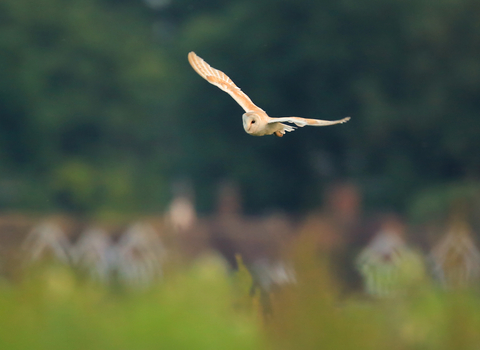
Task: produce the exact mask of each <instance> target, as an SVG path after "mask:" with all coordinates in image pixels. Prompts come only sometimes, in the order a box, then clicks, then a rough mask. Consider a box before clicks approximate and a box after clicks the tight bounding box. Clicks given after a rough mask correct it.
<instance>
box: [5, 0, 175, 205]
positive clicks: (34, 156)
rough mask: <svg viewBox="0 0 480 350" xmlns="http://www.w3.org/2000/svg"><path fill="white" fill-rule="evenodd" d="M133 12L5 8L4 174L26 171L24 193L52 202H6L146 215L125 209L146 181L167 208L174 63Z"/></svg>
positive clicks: (58, 5) (62, 4) (56, 6)
mask: <svg viewBox="0 0 480 350" xmlns="http://www.w3.org/2000/svg"><path fill="white" fill-rule="evenodd" d="M134 9H135V7H131V6H125V7H121V6H117V7H114V8H112V7H109V6H106V4H103V3H102V2H101V1H95V0H87V1H82V2H73V3H71V2H69V1H65V0H49V1H45V2H43V3H42V8H41V10H38V9H35V8H34V7H32V6H30V4H29V3H28V2H24V1H10V0H7V1H4V2H2V4H1V12H2V17H3V20H2V21H1V24H0V48H1V50H0V51H1V53H0V65H1V66H2V68H3V69H2V71H1V73H0V108H1V109H0V110H1V121H0V126H1V127H0V144H1V147H0V148H1V152H0V162H1V164H2V166H3V167H4V168H6V171H4V172H3V174H2V175H3V176H4V178H6V179H8V178H17V179H18V175H17V174H18V173H22V174H24V176H23V177H22V178H20V181H19V183H18V184H16V187H18V188H26V187H29V186H30V183H31V182H33V184H32V185H31V186H32V187H34V186H36V187H38V186H43V187H45V196H44V197H43V198H42V199H41V201H36V200H37V198H35V197H34V196H32V195H31V194H30V193H28V192H25V191H21V194H20V195H19V196H18V197H19V198H17V199H16V203H15V202H13V203H12V202H9V201H8V198H3V201H4V202H3V203H0V205H3V206H7V205H8V206H12V205H17V206H18V205H20V206H24V207H25V206H26V205H28V206H33V207H37V209H38V208H39V207H43V208H49V207H50V208H58V207H61V208H62V209H67V210H77V211H84V210H90V211H91V210H95V209H96V210H98V209H99V208H100V207H102V206H105V205H108V206H110V207H111V208H112V209H119V210H122V209H128V210H132V209H134V210H141V209H144V208H142V207H141V206H139V205H138V203H134V205H130V206H129V205H125V204H123V203H130V204H132V199H133V198H132V197H135V195H133V193H136V192H139V193H142V194H144V192H145V191H144V190H142V187H143V186H144V183H145V182H146V180H148V181H149V182H148V184H149V188H150V191H149V192H150V193H151V194H152V195H154V196H155V201H156V202H157V203H159V204H160V205H161V204H162V203H163V202H164V197H165V193H164V189H165V187H164V186H163V184H162V183H161V182H162V181H163V177H162V175H161V174H158V173H159V171H158V169H159V168H161V167H162V166H163V165H164V159H165V158H164V157H165V156H166V153H167V152H166V150H162V149H161V147H162V146H164V145H165V144H164V141H165V140H164V137H165V133H164V132H163V131H165V130H164V129H162V128H159V126H161V125H162V124H164V123H167V122H168V118H167V117H165V115H166V114H165V113H166V112H165V111H166V110H168V99H169V91H168V89H167V85H166V82H165V79H164V78H165V76H166V74H167V72H168V70H169V67H168V64H167V62H166V59H165V55H164V54H163V53H162V52H161V50H159V49H158V48H156V47H155V46H154V45H152V42H151V40H150V38H149V26H148V25H146V24H145V23H142V18H144V17H142V16H141V15H140V14H138V13H136V12H134V11H133V10H134ZM154 162H155V166H148V163H154ZM142 167H143V168H144V169H145V168H146V169H145V170H143V171H144V172H145V173H146V175H145V176H142V177H140V176H139V175H138V174H139V172H138V168H142ZM154 172H155V173H156V178H155V179H152V178H153V176H151V175H150V174H151V173H154ZM152 180H154V182H151V181H152ZM159 182H160V186H159V185H158V183H159ZM153 187H161V188H162V192H161V193H160V194H159V193H158V192H157V191H152V190H151V188H153ZM145 200H146V201H147V202H149V206H150V209H152V207H151V200H149V198H148V196H147V197H146V198H145ZM47 203H48V204H47ZM159 204H157V205H159Z"/></svg>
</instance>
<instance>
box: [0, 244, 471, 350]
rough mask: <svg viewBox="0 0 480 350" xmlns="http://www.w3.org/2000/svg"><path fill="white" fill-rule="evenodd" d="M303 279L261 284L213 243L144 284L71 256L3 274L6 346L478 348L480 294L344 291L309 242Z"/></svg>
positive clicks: (412, 287) (0, 304)
mask: <svg viewBox="0 0 480 350" xmlns="http://www.w3.org/2000/svg"><path fill="white" fill-rule="evenodd" d="M293 259H294V261H295V266H296V270H297V283H296V284H294V285H289V286H285V287H284V288H281V289H278V290H276V291H273V292H272V293H269V295H268V297H266V296H265V295H263V296H262V295H261V294H260V293H259V292H258V291H257V292H256V293H253V295H252V294H251V290H250V287H251V283H252V280H251V277H250V275H249V273H248V271H247V270H246V268H245V267H244V266H243V265H241V266H240V270H239V271H238V272H235V273H229V272H228V271H227V270H226V268H225V265H224V263H223V261H222V260H221V259H220V258H218V257H216V256H213V255H212V256H210V255H206V256H204V257H203V258H200V259H197V260H196V261H195V262H194V263H192V264H190V265H188V266H184V267H177V268H171V269H169V270H167V271H166V273H165V277H164V279H163V280H162V281H161V282H159V283H158V284H156V285H154V286H152V287H151V288H148V289H145V290H130V289H126V288H125V287H122V286H121V285H119V284H118V285H117V284H115V283H113V284H112V285H109V286H105V285H100V284H97V283H94V282H92V281H90V280H88V279H86V278H84V277H82V276H81V275H80V274H78V273H77V272H75V271H73V270H72V269H70V268H67V267H65V266H62V265H55V264H53V265H44V266H37V267H35V268H32V269H31V270H30V271H28V272H27V273H25V275H24V276H22V277H21V278H19V279H18V280H17V281H14V282H12V281H7V280H4V281H2V282H1V283H0V349H38V350H43V349H45V350H47V349H48V350H55V349H62V350H63V349H71V350H75V349H79V350H83V349H85V350H87V349H88V350H93V349H102V350H108V349H116V350H118V349H132V350H133V349H135V350H142V349H242V350H243V349H356V350H359V349H369V350H371V349H435V350H438V349H478V348H479V346H480V296H479V293H478V291H477V290H476V289H463V290H457V291H450V292H446V291H443V290H441V289H440V288H439V287H438V286H436V285H435V284H434V283H433V282H432V281H431V280H430V279H429V278H428V277H426V276H425V277H424V278H419V279H416V280H415V281H413V282H412V281H410V282H409V283H408V284H407V285H405V288H404V289H403V290H402V292H401V293H398V294H396V295H395V296H392V297H389V298H382V299H373V298H368V297H366V296H364V295H361V294H348V295H346V294H345V293H343V292H342V286H341V285H339V283H338V282H336V281H335V280H334V279H333V278H332V276H331V273H330V270H329V268H328V261H325V260H322V259H319V258H318V257H317V256H315V254H313V251H312V250H311V249H308V247H307V246H305V247H303V248H302V247H299V248H298V249H297V251H296V254H295V256H294V258H293Z"/></svg>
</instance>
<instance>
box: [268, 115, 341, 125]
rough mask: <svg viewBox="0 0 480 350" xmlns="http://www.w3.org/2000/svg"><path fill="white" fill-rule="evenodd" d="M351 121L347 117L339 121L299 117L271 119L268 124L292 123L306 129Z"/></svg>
mask: <svg viewBox="0 0 480 350" xmlns="http://www.w3.org/2000/svg"><path fill="white" fill-rule="evenodd" d="M349 120H350V117H346V118H343V119H339V120H320V119H308V118H299V117H281V118H270V120H269V121H268V124H271V123H292V124H295V125H296V126H298V127H304V126H306V125H310V126H327V125H335V124H342V123H346V122H348V121H349Z"/></svg>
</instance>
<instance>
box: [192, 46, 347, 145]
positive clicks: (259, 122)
mask: <svg viewBox="0 0 480 350" xmlns="http://www.w3.org/2000/svg"><path fill="white" fill-rule="evenodd" d="M188 61H189V62H190V65H191V66H192V68H193V69H194V70H195V71H196V72H197V73H198V74H199V75H200V76H201V77H202V78H204V79H205V80H207V81H208V82H209V83H210V84H212V85H215V86H217V87H218V88H220V89H222V90H223V91H225V92H226V93H227V94H229V95H230V96H232V97H233V99H234V100H235V101H237V103H238V104H239V105H240V106H241V107H242V108H243V109H244V110H245V112H246V113H244V114H243V116H242V119H243V128H244V129H245V132H246V133H247V134H250V135H252V136H265V135H272V134H275V135H276V136H279V137H282V136H283V135H284V134H285V133H286V132H289V131H294V130H295V129H296V128H295V127H294V126H291V125H288V124H284V123H291V124H295V125H296V126H297V127H304V126H306V125H311V126H327V125H334V124H341V123H346V122H347V121H349V120H350V117H346V118H343V119H340V120H333V121H330V120H320V119H307V118H299V117H281V118H271V117H269V116H268V114H267V113H266V112H265V111H264V110H263V109H261V108H260V107H258V106H257V105H255V104H254V103H253V102H252V100H250V98H249V97H248V96H247V95H246V94H245V93H244V92H243V91H242V90H241V89H240V88H239V87H238V86H237V85H235V83H234V82H233V81H232V79H230V78H229V77H228V76H227V75H226V74H225V73H223V72H222V71H220V70H218V69H215V68H213V67H211V66H210V65H209V64H208V63H207V62H205V61H204V60H203V59H201V58H200V57H198V56H197V55H196V54H195V52H193V51H192V52H190V53H189V54H188Z"/></svg>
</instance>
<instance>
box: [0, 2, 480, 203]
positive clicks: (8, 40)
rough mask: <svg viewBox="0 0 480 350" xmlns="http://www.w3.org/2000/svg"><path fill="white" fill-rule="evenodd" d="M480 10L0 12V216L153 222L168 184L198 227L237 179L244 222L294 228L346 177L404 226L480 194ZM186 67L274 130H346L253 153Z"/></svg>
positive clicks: (262, 7) (282, 6)
mask: <svg viewBox="0 0 480 350" xmlns="http://www.w3.org/2000/svg"><path fill="white" fill-rule="evenodd" d="M479 7H480V5H479V4H477V2H475V1H474V0H457V1H452V0H441V1H437V2H435V3H432V2H431V1H428V0H415V1H414V0H406V1H400V0H385V1H378V0H366V1H364V2H362V3H359V2H357V1H353V0H342V1H331V0H327V1H322V2H318V1H313V0H302V1H293V0H281V1H273V0H265V1H262V2H257V1H254V0H238V1H235V2H221V1H218V0H208V1H204V2H201V3H199V2H198V1H192V0H176V1H171V2H169V1H166V0H162V1H160V0H158V1H154V0H148V1H145V2H144V3H141V2H137V1H133V0H123V1H112V0H86V1H82V2H74V3H71V2H68V1H66V0H45V1H44V2H43V3H42V8H41V11H39V10H38V9H37V8H33V7H32V6H31V4H30V3H29V2H27V1H20V0H5V1H3V2H2V3H1V4H0V65H1V67H2V70H1V71H0V113H1V118H0V171H1V178H0V206H2V207H7V206H8V207H11V206H13V205H16V206H21V207H24V208H25V207H28V206H30V207H32V208H36V209H38V208H48V207H56V208H58V207H61V208H70V209H74V210H99V209H102V208H111V209H115V210H119V209H122V210H144V209H156V208H158V207H161V206H162V203H163V202H164V201H165V197H166V192H167V191H166V189H165V187H166V186H165V184H166V183H167V182H168V181H170V180H171V179H172V178H175V177H178V176H180V177H191V178H192V179H193V180H194V184H195V186H196V189H197V192H198V195H197V196H196V198H197V199H198V204H199V206H200V209H201V210H205V209H209V208H211V207H212V203H213V198H212V197H213V195H214V193H215V186H216V184H217V182H218V180H219V179H224V178H231V179H233V180H236V181H237V182H239V183H240V186H241V188H242V189H243V190H244V193H245V196H246V198H245V203H246V207H247V208H249V209H250V210H251V211H254V212H258V210H260V209H264V208H269V207H273V206H279V207H282V208H285V209H289V210H297V211H300V210H302V209H305V208H306V207H308V206H312V205H314V204H317V203H318V201H319V199H318V197H319V193H320V189H321V187H322V186H323V185H324V183H326V182H329V181H332V180H337V179H338V178H342V177H350V178H355V179H356V180H357V181H358V182H359V183H360V184H361V185H362V186H363V187H364V189H365V191H364V192H365V193H366V195H367V198H366V199H367V203H369V204H375V205H382V206H391V207H394V208H397V209H398V208H403V207H404V206H405V205H407V204H408V203H409V201H410V199H409V198H410V196H411V194H412V193H414V192H416V191H418V190H419V189H421V188H423V187H425V186H426V185H427V184H428V185H438V184H442V183H445V182H454V181H458V180H461V179H470V180H473V181H476V180H477V179H478V177H479V175H480V174H479V173H480V167H479V164H480V158H479V157H480V154H479V153H478V152H476V150H477V149H478V148H479V147H480V138H478V136H477V134H478V130H480V119H479V118H477V115H478V112H479V110H480V102H479V101H480V100H479V99H478V98H477V96H478V93H479V90H480V63H478V60H477V59H476V58H477V57H478V56H479V54H480V52H479V50H480V45H478V44H479V41H480V25H479V24H478V23H480V18H479V16H480V15H479V14H480V11H479ZM152 33H153V34H154V35H155V40H156V42H154V41H153V40H152ZM191 50H195V51H196V52H197V53H198V54H199V55H200V56H201V57H203V58H205V59H206V60H207V62H209V63H211V64H212V65H213V66H214V67H218V68H219V69H222V70H224V71H225V72H226V73H227V74H229V75H230V76H231V77H232V79H233V80H234V81H235V82H236V83H237V84H238V85H239V86H240V87H241V88H242V89H244V90H245V91H246V92H247V93H248V94H249V95H250V96H251V98H252V99H253V101H254V102H255V103H257V104H259V105H260V106H261V107H262V108H264V109H265V110H266V111H267V112H268V113H270V114H271V115H272V116H280V115H298V116H304V117H311V118H321V119H337V118H340V117H344V116H347V115H351V116H352V120H351V121H350V122H349V123H348V124H346V125H342V126H336V127H331V128H322V129H314V128H310V129H303V130H300V131H297V132H295V133H292V134H289V135H287V136H286V137H285V138H283V139H276V138H274V137H264V138H254V137H250V136H248V135H246V134H245V133H244V131H243V129H242V126H241V114H242V113H243V111H242V110H241V109H240V107H238V106H237V105H236V103H235V102H234V101H233V100H231V99H230V98H229V96H228V95H225V94H223V93H222V92H221V91H218V90H217V89H216V88H215V87H213V86H208V84H207V83H206V82H205V81H203V80H201V79H200V78H199V77H198V76H197V75H196V74H195V73H194V72H193V70H191V69H190V67H189V66H188V63H187V60H186V55H187V53H188V52H189V51H191ZM79 169H81V170H79ZM71 172H73V173H74V174H71ZM82 174H83V175H82ZM81 188H83V189H87V188H88V191H87V190H85V191H86V192H85V193H80V192H82V191H83V190H81Z"/></svg>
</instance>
